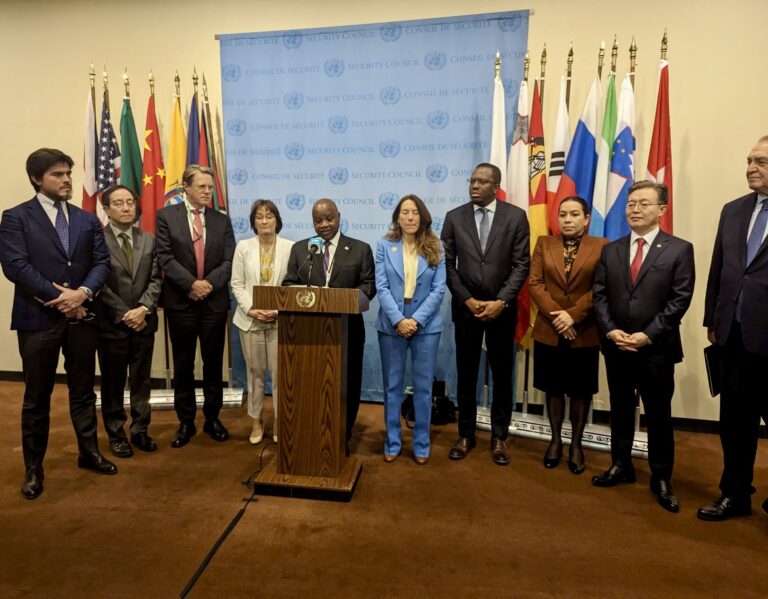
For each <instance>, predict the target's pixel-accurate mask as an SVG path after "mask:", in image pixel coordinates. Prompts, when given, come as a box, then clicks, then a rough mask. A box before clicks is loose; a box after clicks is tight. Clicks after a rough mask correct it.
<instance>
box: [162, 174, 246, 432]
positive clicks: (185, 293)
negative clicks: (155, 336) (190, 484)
mask: <svg viewBox="0 0 768 599" xmlns="http://www.w3.org/2000/svg"><path fill="white" fill-rule="evenodd" d="M182 183H183V185H184V201H183V202H180V203H178V204H174V205H173V206H167V207H166V208H163V209H162V210H159V211H158V212H157V259H158V262H159V264H160V268H161V269H162V271H163V274H164V275H165V277H164V279H163V295H162V298H163V299H162V303H163V308H165V311H166V316H167V318H168V327H169V332H170V335H171V345H172V346H173V378H174V387H173V403H174V407H175V408H176V415H177V416H178V418H179V428H178V429H177V430H176V433H175V434H174V436H173V440H172V441H171V447H183V446H184V445H186V444H187V443H189V441H190V439H191V438H192V437H193V436H194V434H195V433H196V432H197V428H196V427H195V413H196V410H197V405H196V403H195V352H196V349H197V340H198V339H199V340H200V354H201V356H202V358H203V394H204V396H205V399H204V403H203V415H204V417H205V423H204V425H203V431H204V432H206V433H208V435H209V436H210V437H211V438H212V439H213V440H214V441H226V440H227V439H229V433H228V431H227V429H226V428H225V427H224V425H223V424H222V423H221V420H219V412H220V411H221V406H222V404H223V400H224V391H223V381H222V376H221V369H222V366H223V362H224V339H225V331H226V326H227V313H228V311H229V290H228V284H229V278H230V274H231V272H232V257H233V256H234V253H235V236H234V233H233V232H232V224H231V223H230V221H229V217H228V216H227V215H225V214H222V213H221V212H217V211H216V210H213V209H212V208H210V207H209V204H210V202H211V198H212V195H213V170H212V169H210V168H209V167H207V166H200V165H198V164H191V165H189V166H188V167H187V168H186V170H185V171H184V175H183V176H182Z"/></svg>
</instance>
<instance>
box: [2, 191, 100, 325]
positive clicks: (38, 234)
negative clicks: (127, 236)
mask: <svg viewBox="0 0 768 599" xmlns="http://www.w3.org/2000/svg"><path fill="white" fill-rule="evenodd" d="M67 213H68V215H69V255H67V254H66V253H65V252H64V246H62V245H61V241H60V240H59V236H58V234H57V233H56V229H55V228H54V227H53V225H52V224H51V221H50V219H49V218H48V216H47V215H46V213H45V211H44V210H43V207H42V206H41V205H40V201H39V200H38V199H37V196H35V197H34V198H32V199H31V200H29V201H27V202H23V203H22V204H19V205H18V206H15V207H14V208H11V209H9V210H6V211H5V212H4V213H3V220H2V222H0V263H2V267H3V273H5V276H6V277H7V278H8V280H10V281H11V282H12V283H14V284H15V288H14V293H13V313H12V316H11V329H14V330H17V331H44V330H47V329H50V328H51V327H53V326H54V325H55V324H56V322H57V321H58V320H59V318H61V313H60V312H59V311H58V310H56V309H55V308H46V307H45V306H43V304H44V303H45V302H47V301H50V300H52V299H55V298H57V297H58V296H59V294H60V292H59V291H58V290H57V289H56V288H55V287H54V286H53V283H58V284H59V285H63V286H66V287H69V288H70V289H77V288H78V287H81V286H85V287H88V289H90V290H91V291H92V292H93V293H94V295H95V294H97V293H98V292H99V291H100V290H101V288H102V287H103V286H104V283H105V282H106V280H107V276H108V275H109V269H110V260H109V251H108V250H107V246H106V244H105V243H104V230H103V229H102V227H101V223H100V222H99V220H98V219H97V218H96V217H95V216H94V215H93V214H90V213H88V212H85V211H83V210H81V209H80V208H78V207H77V206H73V205H72V204H67Z"/></svg>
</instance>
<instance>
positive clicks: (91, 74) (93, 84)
mask: <svg viewBox="0 0 768 599" xmlns="http://www.w3.org/2000/svg"><path fill="white" fill-rule="evenodd" d="M88 77H90V79H91V89H95V88H96V69H94V68H93V63H91V70H90V71H88Z"/></svg>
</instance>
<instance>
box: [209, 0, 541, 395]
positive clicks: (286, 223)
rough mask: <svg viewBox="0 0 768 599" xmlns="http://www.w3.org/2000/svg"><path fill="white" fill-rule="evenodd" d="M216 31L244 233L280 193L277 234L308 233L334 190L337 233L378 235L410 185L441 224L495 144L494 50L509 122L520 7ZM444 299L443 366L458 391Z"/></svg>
mask: <svg viewBox="0 0 768 599" xmlns="http://www.w3.org/2000/svg"><path fill="white" fill-rule="evenodd" d="M219 39H220V42H221V74H222V97H223V104H224V140H225V147H226V165H227V182H228V189H229V206H230V214H231V216H232V224H233V226H234V229H235V234H236V236H237V238H238V240H240V239H243V238H245V237H248V236H251V235H253V233H252V231H251V229H250V227H249V226H248V214H249V210H250V207H251V204H252V203H253V202H254V201H255V200H256V199H258V198H268V199H271V200H272V201H273V202H275V204H276V205H277V206H278V208H279V210H280V214H281V216H282V219H283V231H282V233H281V235H282V236H284V237H287V238H288V239H292V240H294V241H297V240H299V239H303V238H305V237H309V236H311V235H313V234H314V233H313V227H312V219H311V209H312V204H313V203H314V202H315V201H317V200H318V199H320V198H325V197H328V198H331V199H333V200H334V201H335V202H336V204H337V205H338V207H339V210H340V212H341V229H342V232H343V233H344V234H345V235H349V236H350V237H355V238H358V239H361V240H363V241H366V242H368V243H370V244H371V245H372V246H375V243H376V240H377V239H378V238H380V237H382V236H383V235H384V234H385V233H386V231H387V229H388V227H389V224H390V222H391V219H392V209H393V208H394V206H395V205H396V204H397V202H398V200H399V199H400V198H401V197H402V196H404V195H406V194H409V193H414V194H416V195H418V196H419V197H420V198H422V199H423V200H424V202H425V203H426V204H427V206H428V207H429V210H430V212H431V213H432V217H433V220H434V228H435V230H436V232H437V234H438V235H439V234H440V228H441V225H442V222H443V217H444V216H445V213H446V212H447V211H448V210H450V209H451V208H454V207H456V206H457V205H459V204H462V203H464V202H467V201H469V195H468V184H467V182H466V180H467V178H468V177H469V175H470V174H471V172H472V168H473V166H474V165H475V164H477V163H478V162H485V161H487V160H488V155H489V144H490V138H491V103H492V97H493V77H494V61H495V57H496V52H497V50H498V51H499V53H500V55H501V60H502V78H503V80H504V87H505V90H506V94H507V97H506V107H507V132H508V133H509V134H510V135H511V132H512V125H513V124H514V116H515V113H516V108H517V93H518V88H519V82H520V79H521V77H522V74H523V59H524V56H525V50H526V46H527V40H528V11H527V10H526V11H515V12H503V13H490V14H481V15H468V16H463V17H451V18H439V19H427V20H419V21H400V22H393V23H377V24H369V25H354V26H349V27H331V28H323V29H303V30H298V31H273V32H268V33H244V34H233V35H221V36H219ZM449 299H450V298H449V294H448V293H446V299H445V301H444V304H443V315H444V317H445V322H446V328H445V331H444V332H443V336H442V340H441V343H440V352H439V357H438V369H437V376H438V378H443V379H445V380H446V381H447V382H448V388H449V389H452V390H454V392H453V393H452V397H455V371H456V369H455V363H454V360H455V356H454V354H455V351H454V335H453V326H452V324H450V322H451V319H450V311H449ZM377 311H378V302H377V301H374V302H373V303H372V304H371V309H370V311H369V312H368V313H367V314H366V317H365V320H366V345H365V362H364V373H363V399H367V400H379V401H380V400H381V399H382V379H381V363H380V358H379V351H378V341H377V336H376V330H375V328H374V323H375V318H376V313H377ZM509 342H510V343H513V342H514V341H513V340H512V339H510V340H509ZM510 367H512V365H510Z"/></svg>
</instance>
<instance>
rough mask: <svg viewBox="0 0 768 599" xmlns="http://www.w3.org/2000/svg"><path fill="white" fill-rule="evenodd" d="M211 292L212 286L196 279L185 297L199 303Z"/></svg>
mask: <svg viewBox="0 0 768 599" xmlns="http://www.w3.org/2000/svg"><path fill="white" fill-rule="evenodd" d="M212 291H213V285H211V284H210V283H209V282H208V281H206V280H205V279H198V280H197V281H195V282H194V283H192V287H191V288H190V290H189V291H188V292H187V297H188V298H189V299H191V300H192V301H195V302H199V301H200V300H204V299H205V298H206V297H208V296H209V295H210V294H211V292H212Z"/></svg>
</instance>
